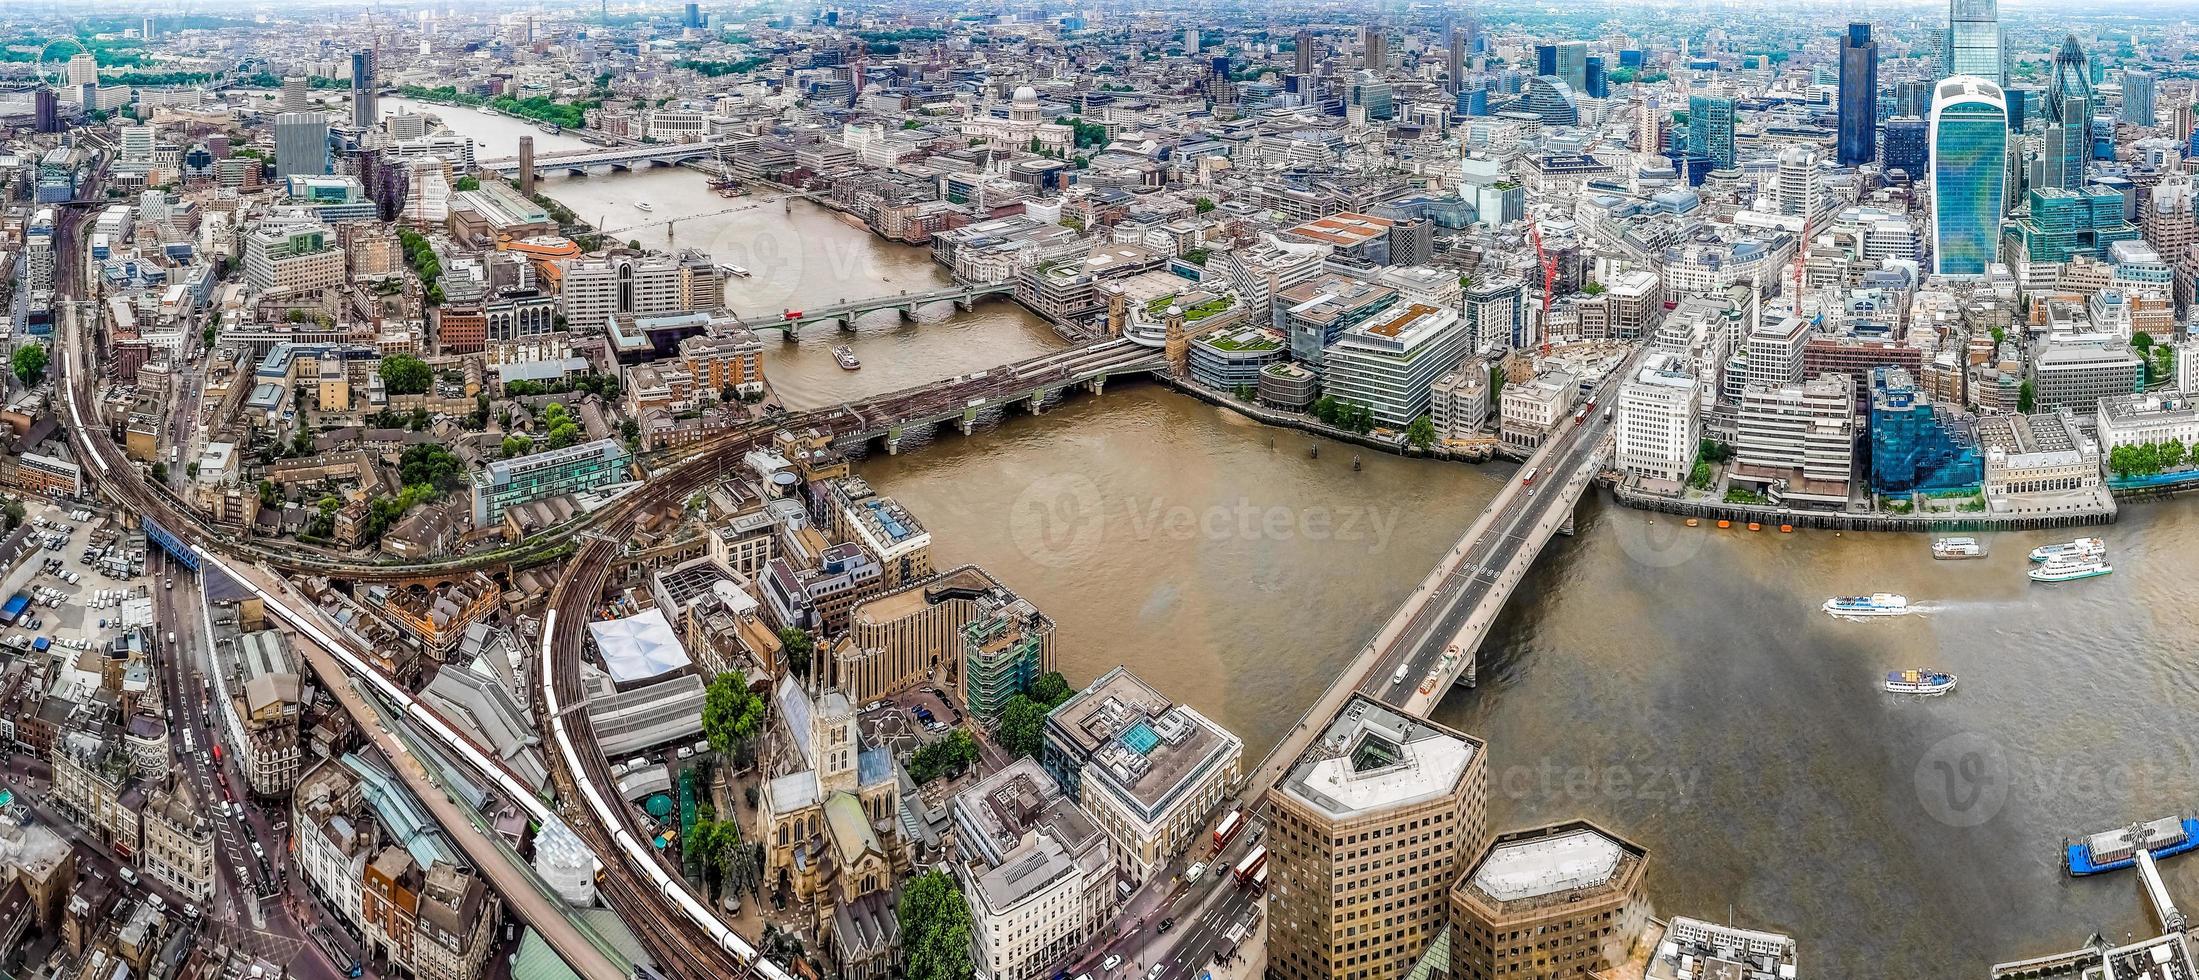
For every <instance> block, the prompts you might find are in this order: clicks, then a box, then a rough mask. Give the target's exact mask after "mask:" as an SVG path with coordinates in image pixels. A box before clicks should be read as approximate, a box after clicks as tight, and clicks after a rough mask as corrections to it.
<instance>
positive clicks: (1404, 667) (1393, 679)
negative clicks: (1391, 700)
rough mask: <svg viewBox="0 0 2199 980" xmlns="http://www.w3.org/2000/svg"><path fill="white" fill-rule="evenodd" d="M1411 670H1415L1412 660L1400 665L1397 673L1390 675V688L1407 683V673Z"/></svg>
mask: <svg viewBox="0 0 2199 980" xmlns="http://www.w3.org/2000/svg"><path fill="white" fill-rule="evenodd" d="M1411 669H1413V663H1412V661H1410V660H1407V661H1405V662H1404V663H1401V664H1398V665H1397V673H1394V674H1391V675H1390V686H1391V687H1396V686H1397V685H1399V684H1403V683H1405V672H1406V671H1408V670H1411Z"/></svg>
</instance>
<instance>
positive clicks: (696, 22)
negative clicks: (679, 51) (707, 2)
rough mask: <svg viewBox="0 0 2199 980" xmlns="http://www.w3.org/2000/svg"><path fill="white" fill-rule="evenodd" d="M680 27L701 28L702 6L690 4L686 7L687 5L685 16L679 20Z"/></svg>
mask: <svg viewBox="0 0 2199 980" xmlns="http://www.w3.org/2000/svg"><path fill="white" fill-rule="evenodd" d="M680 26H681V27H701V26H702V4H699V3H691V4H688V5H687V16H686V17H683V18H681V19H680Z"/></svg>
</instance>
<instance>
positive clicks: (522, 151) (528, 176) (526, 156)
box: [519, 136, 534, 198]
mask: <svg viewBox="0 0 2199 980" xmlns="http://www.w3.org/2000/svg"><path fill="white" fill-rule="evenodd" d="M519 194H520V196H521V197H527V198H532V197H534V137H532V136H522V137H520V138H519Z"/></svg>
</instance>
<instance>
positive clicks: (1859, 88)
mask: <svg viewBox="0 0 2199 980" xmlns="http://www.w3.org/2000/svg"><path fill="white" fill-rule="evenodd" d="M1877 144H1878V42H1877V41H1873V40H1871V25H1869V24H1849V25H1848V33H1847V34H1846V35H1845V36H1843V37H1842V38H1841V39H1840V154H1839V161H1840V165H1841V166H1843V167H1853V166H1858V165H1860V164H1865V163H1869V162H1871V161H1872V160H1875V159H1877V158H1878V145H1877Z"/></svg>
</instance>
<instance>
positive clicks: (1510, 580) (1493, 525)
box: [1238, 353, 1640, 808]
mask: <svg viewBox="0 0 2199 980" xmlns="http://www.w3.org/2000/svg"><path fill="white" fill-rule="evenodd" d="M1639 362H1640V354H1639V353H1637V354H1636V355H1635V356H1634V357H1633V358H1631V359H1629V360H1628V361H1627V362H1626V364H1625V365H1624V366H1622V367H1621V368H1619V369H1618V370H1616V371H1614V372H1612V373H1611V374H1610V375H1609V376H1607V378H1606V379H1605V381H1604V382H1603V385H1602V387H1600V388H1599V389H1598V391H1597V394H1596V396H1595V404H1596V406H1597V408H1598V410H1591V411H1588V412H1587V413H1586V415H1585V417H1584V419H1583V420H1582V421H1580V422H1578V423H1576V422H1573V421H1571V420H1570V419H1568V420H1566V422H1565V423H1564V427H1563V428H1561V429H1560V430H1558V431H1557V432H1555V433H1553V434H1552V435H1551V437H1550V438H1549V439H1548V440H1547V441H1545V442H1544V443H1543V445H1542V446H1541V447H1540V448H1539V449H1537V450H1536V451H1535V454H1534V455H1533V456H1531V457H1529V458H1528V460H1527V463H1526V464H1525V465H1523V466H1522V467H1521V468H1520V470H1519V472H1520V473H1521V474H1527V473H1531V472H1532V473H1536V474H1537V478H1536V480H1535V481H1534V482H1533V483H1532V484H1526V483H1522V482H1521V481H1520V480H1519V479H1512V480H1507V481H1506V482H1505V486H1504V489H1502V490H1500V491H1498V492H1497V496H1496V498H1495V499H1494V500H1491V501H1490V502H1489V506H1488V507H1487V508H1485V509H1484V510H1483V511H1482V513H1481V516H1480V517H1479V518H1477V519H1475V521H1474V523H1473V524H1472V525H1471V526H1469V527H1468V528H1467V529H1466V533H1465V534H1463V535H1461V536H1460V538H1459V540H1458V543H1457V544H1456V545H1455V546H1453V547H1452V548H1451V550H1450V551H1449V552H1447V553H1445V555H1444V557H1443V560H1442V561H1441V562H1439V563H1437V565H1436V567H1435V568H1434V569H1432V570H1430V571H1429V573H1428V575H1427V577H1425V578H1423V579H1422V580H1421V581H1420V584H1419V585H1417V586H1415V587H1414V589H1413V593H1412V595H1410V596H1408V597H1406V599H1405V600H1404V601H1403V602H1401V603H1400V604H1399V605H1398V608H1397V611H1396V612H1394V613H1392V614H1391V616H1390V619H1389V621H1388V622H1386V623H1384V624H1383V626H1382V628H1381V629H1380V630H1377V631H1376V632H1375V635H1374V637H1373V639H1371V640H1370V641H1368V643H1367V645H1366V646H1365V647H1362V648H1361V649H1360V650H1359V652H1358V654H1357V655H1356V656H1354V657H1353V658H1352V660H1351V662H1350V663H1349V664H1347V665H1345V667H1344V669H1343V670H1342V671H1341V672H1339V673H1338V674H1337V675H1336V679H1335V680H1333V681H1331V682H1330V684H1329V686H1328V689H1327V690H1325V691H1323V692H1322V694H1321V696H1320V697H1319V698H1317V699H1316V700H1315V701H1314V703H1313V704H1312V705H1311V706H1310V707H1308V708H1307V709H1306V712H1305V714H1304V715H1302V716H1301V717H1300V718H1299V719H1298V723H1297V725H1296V727H1294V728H1292V729H1291V731H1290V732H1288V733H1286V734H1285V735H1284V736H1283V739H1282V741H1280V742H1278V743H1277V744H1276V746H1275V748H1274V750H1273V751H1271V752H1269V753H1268V756H1267V758H1265V759H1263V760H1261V762H1260V764H1259V765H1258V766H1257V767H1255V768H1253V769H1251V770H1249V771H1248V772H1247V773H1246V776H1245V784H1244V787H1243V789H1242V791H1241V792H1240V793H1239V794H1238V798H1239V799H1241V800H1243V801H1245V803H1247V804H1248V805H1249V806H1251V807H1254V808H1257V807H1259V806H1260V805H1261V804H1262V803H1263V802H1264V801H1265V799H1266V797H1267V792H1268V790H1269V789H1270V788H1272V787H1273V786H1274V785H1275V783H1276V782H1277V781H1279V780H1280V779H1281V778H1282V776H1283V774H1284V773H1286V772H1288V771H1289V769H1290V767H1291V765H1292V764H1294V763H1295V762H1296V761H1297V759H1298V757H1299V756H1300V755H1302V754H1304V752H1305V750H1306V747H1307V746H1308V745H1310V744H1311V743H1312V741H1313V739H1314V737H1315V736H1317V735H1318V734H1319V733H1320V730H1321V726H1322V723H1323V722H1325V721H1326V720H1327V719H1328V718H1329V717H1330V716H1331V715H1334V714H1335V713H1336V712H1337V711H1338V710H1339V709H1341V708H1342V706H1343V704H1344V701H1345V700H1346V699H1348V698H1349V697H1350V696H1351V695H1352V694H1353V693H1354V692H1364V693H1366V694H1367V695H1369V696H1370V697H1374V698H1378V699H1380V700H1382V701H1385V702H1388V703H1390V704H1394V705H1397V706H1398V707H1400V708H1404V709H1405V710H1408V711H1412V712H1414V713H1416V714H1422V715H1425V714H1426V713H1427V712H1428V711H1430V710H1433V708H1434V707H1435V705H1436V704H1437V703H1439V702H1441V701H1442V699H1443V697H1444V695H1445V694H1447V693H1449V691H1450V689H1451V687H1452V685H1453V684H1455V683H1457V682H1458V679H1459V678H1460V677H1465V678H1467V679H1468V682H1469V683H1471V679H1472V676H1473V674H1472V671H1473V665H1474V658H1475V654H1476V650H1477V649H1478V648H1479V646H1480V644H1481V641H1482V638H1483V637H1484V636H1486V635H1487V634H1488V631H1489V626H1490V625H1491V624H1492V623H1493V622H1494V621H1495V620H1496V617H1497V614H1498V613H1499V612H1501V611H1502V610H1503V607H1504V603H1505V601H1506V600H1507V599H1509V598H1510V597H1511V594H1512V589H1513V588H1514V587H1516V586H1517V585H1518V584H1519V582H1520V580H1521V579H1522V578H1523V577H1524V576H1525V575H1526V572H1527V569H1528V567H1529V566H1531V565H1533V564H1534V561H1535V558H1536V557H1537V556H1538V555H1540V554H1541V552H1542V547H1543V545H1545V544H1547V543H1548V542H1549V540H1550V537H1551V535H1552V534H1553V533H1555V531H1556V530H1557V527H1558V525H1560V524H1562V523H1564V521H1565V518H1566V516H1567V515H1568V514H1569V513H1570V512H1571V510H1572V507H1573V505H1574V504H1576V503H1578V502H1579V500H1580V497H1581V494H1582V493H1583V492H1584V491H1585V490H1586V488H1587V487H1588V486H1589V484H1590V483H1591V482H1592V481H1593V477H1594V475H1595V472H1596V471H1597V470H1598V469H1599V468H1600V467H1601V462H1600V460H1601V453H1602V443H1603V438H1604V435H1605V433H1606V432H1607V431H1608V430H1609V424H1608V423H1607V422H1606V421H1604V419H1603V417H1602V415H1601V413H1600V409H1601V408H1603V407H1605V406H1609V405H1610V404H1611V403H1612V401H1613V393H1614V392H1616V391H1617V389H1618V379H1620V378H1623V377H1625V376H1626V375H1627V374H1628V373H1629V372H1631V371H1632V370H1633V366H1634V365H1635V364H1638V363H1639ZM1446 653H1452V654H1454V662H1453V663H1452V664H1451V665H1450V666H1449V667H1448V668H1444V667H1443V666H1442V661H1443V658H1444V655H1445V654H1446ZM1400 668H1402V672H1403V674H1404V677H1403V679H1402V680H1398V679H1397V678H1398V673H1399V670H1400ZM1431 675H1433V680H1434V683H1433V685H1427V684H1426V682H1427V681H1429V680H1430V679H1431ZM1393 681H1394V683H1393ZM1423 686H1428V687H1429V690H1427V691H1425V692H1423V691H1422V687H1423Z"/></svg>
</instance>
